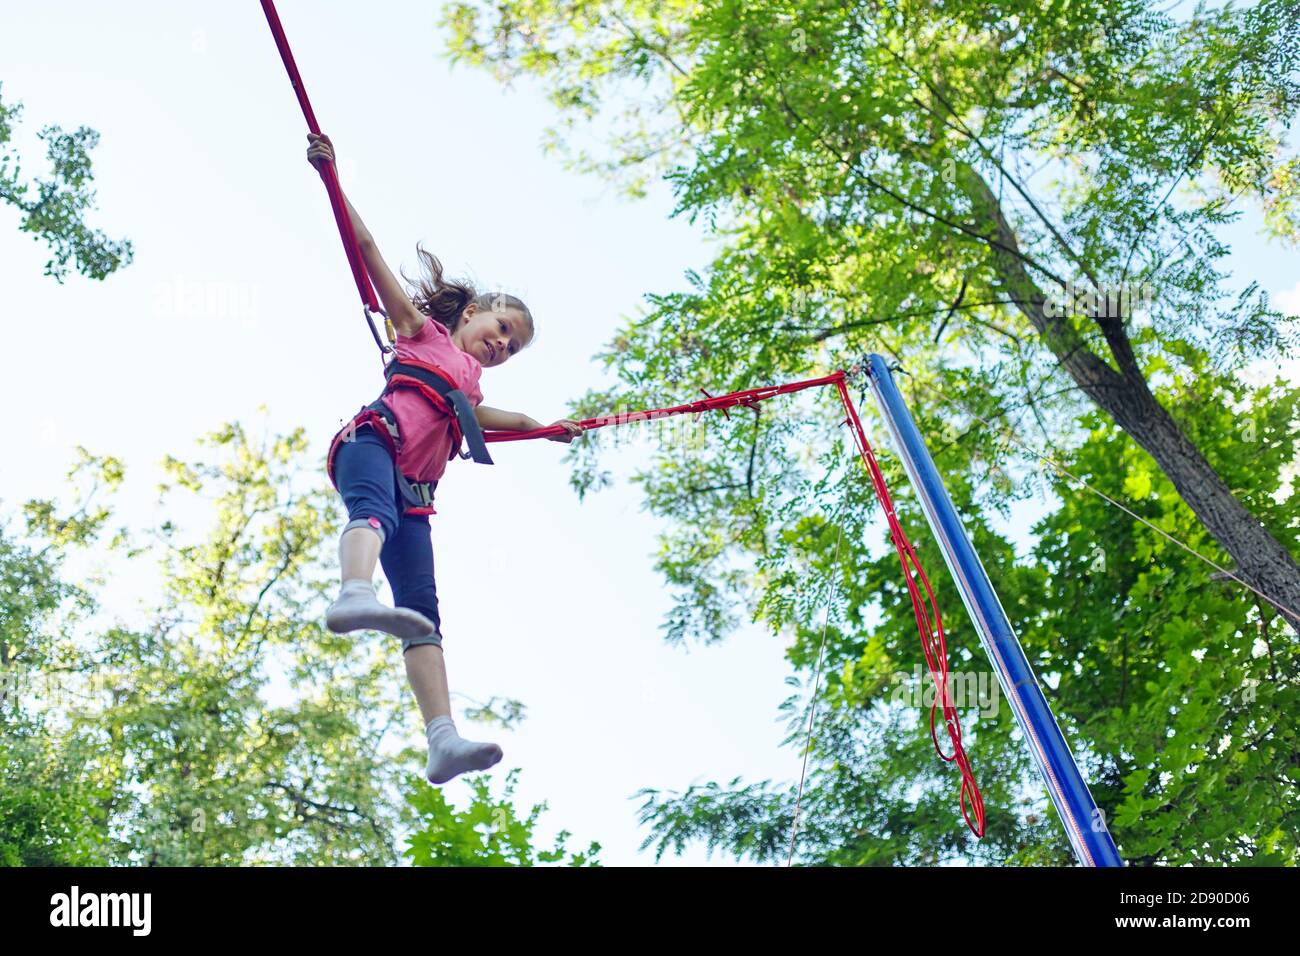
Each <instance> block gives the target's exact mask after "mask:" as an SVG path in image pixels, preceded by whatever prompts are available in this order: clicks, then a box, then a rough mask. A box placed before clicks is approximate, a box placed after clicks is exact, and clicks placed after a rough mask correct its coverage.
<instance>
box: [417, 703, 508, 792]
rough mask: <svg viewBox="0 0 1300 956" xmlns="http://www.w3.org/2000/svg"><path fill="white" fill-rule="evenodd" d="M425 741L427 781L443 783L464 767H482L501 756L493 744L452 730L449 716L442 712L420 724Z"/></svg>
mask: <svg viewBox="0 0 1300 956" xmlns="http://www.w3.org/2000/svg"><path fill="white" fill-rule="evenodd" d="M424 736H425V738H426V739H427V740H428V741H429V765H428V767H426V768H425V777H426V778H428V781H429V782H430V783H436V784H442V783H446V782H447V781H448V780H450V779H451V778H452V777H455V776H456V775H457V774H462V773H464V772H465V771H466V770H486V769H487V768H488V767H491V766H492V765H493V764H495V763H496V762H497V761H499V760H500V759H501V748H500V747H498V746H497V745H496V744H485V743H479V742H477V741H474V740H465V739H464V738H463V737H461V736H460V734H458V733H456V724H455V723H454V722H453V721H452V719H451V717H449V716H447V715H445V714H444V715H443V716H441V717H435V718H433V720H431V721H429V723H428V724H426V725H425V728H424Z"/></svg>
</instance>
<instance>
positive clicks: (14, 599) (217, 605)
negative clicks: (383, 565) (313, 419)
mask: <svg viewBox="0 0 1300 956" xmlns="http://www.w3.org/2000/svg"><path fill="white" fill-rule="evenodd" d="M204 445H205V446H206V447H207V450H208V453H207V454H206V455H205V456H204V457H203V458H202V459H201V460H197V461H183V460H180V459H177V458H170V457H169V458H168V459H167V460H166V462H165V463H164V464H165V468H166V473H167V481H166V482H165V484H164V485H163V487H162V489H161V495H160V502H159V504H160V513H161V514H163V515H164V516H165V517H163V518H161V519H160V521H159V524H158V526H157V527H154V528H147V529H140V530H134V531H128V530H127V529H120V530H118V531H117V532H115V533H114V534H113V535H112V537H111V540H109V541H107V542H104V541H102V540H101V539H102V538H104V537H106V536H107V534H108V531H109V522H110V520H111V516H112V510H111V508H110V506H109V505H108V504H106V503H104V502H103V501H101V500H99V499H100V498H102V496H103V495H104V494H105V493H111V492H112V491H113V490H114V489H115V488H116V487H117V486H118V485H119V484H120V483H121V482H122V481H123V480H124V470H123V468H122V466H121V464H120V462H117V461H116V460H114V459H112V458H97V457H95V456H92V455H90V454H88V453H86V452H84V451H82V452H81V453H80V454H81V458H80V461H79V462H78V464H77V466H76V468H75V469H74V470H73V472H72V473H71V475H70V476H69V477H70V479H71V480H72V481H73V483H74V486H75V487H77V488H78V489H81V486H82V485H89V486H90V487H88V488H86V489H84V490H79V491H78V497H79V499H80V502H81V503H80V504H79V505H77V506H76V507H74V508H73V509H72V510H71V511H70V512H68V513H65V512H64V510H63V509H62V507H61V506H60V504H59V502H58V501H57V500H55V499H49V500H37V501H31V502H28V503H27V504H26V506H25V507H24V516H25V518H26V531H25V534H24V536H23V537H24V539H26V540H27V541H31V542H35V543H34V544H30V545H29V544H27V543H25V542H24V541H20V540H18V539H17V538H15V539H13V540H11V539H9V538H8V537H4V536H0V583H2V584H3V591H2V592H0V677H3V682H2V683H0V693H2V696H0V716H2V717H3V730H4V733H3V734H2V735H0V781H3V783H4V784H5V786H4V789H3V793H0V861H3V862H6V863H9V864H19V863H25V864H33V865H36V864H40V865H44V864H50V863H61V864H72V865H78V864H88V863H99V864H104V863H113V864H127V865H166V866H212V865H250V864H260V863H277V864H306V865H351V864H369V865H392V864H396V863H399V862H401V860H402V858H403V855H402V851H401V849H400V844H401V838H402V833H403V831H404V829H407V828H409V827H410V826H412V825H413V824H414V823H415V819H414V816H413V814H412V813H411V812H410V811H409V809H408V808H407V807H406V806H405V803H406V801H407V800H412V801H414V803H415V805H416V806H420V807H424V808H425V809H426V811H429V809H430V808H436V807H443V806H444V805H443V804H442V803H440V801H441V799H442V798H441V797H440V796H438V795H436V792H432V794H431V791H432V788H431V787H430V786H429V784H428V783H427V782H425V781H423V780H422V779H420V780H418V782H413V780H412V778H411V776H410V772H409V771H410V768H411V767H413V766H423V762H424V759H425V754H424V752H423V748H416V747H410V746H404V745H402V743H401V741H402V739H403V737H404V734H403V732H402V728H403V726H404V725H409V724H410V722H411V720H412V719H413V717H414V711H415V708H414V702H413V701H412V700H411V699H410V696H409V693H408V692H407V690H406V684H405V681H404V680H403V679H402V667H401V658H400V653H401V652H400V647H399V645H398V642H397V641H395V640H386V639H384V637H383V636H371V637H370V638H369V639H366V638H361V639H359V638H358V636H357V635H346V636H339V635H334V634H330V633H329V632H328V631H327V630H326V629H325V628H324V625H323V623H322V621H323V616H324V615H323V611H324V607H325V606H326V604H327V603H328V601H329V600H330V598H331V597H332V595H333V592H334V590H335V588H336V587H337V585H336V580H337V578H336V573H337V572H336V570H335V569H334V568H333V567H332V563H333V554H332V551H333V547H332V542H333V541H334V539H335V536H336V534H337V532H338V528H339V526H340V524H341V521H340V509H339V506H338V502H337V496H336V495H335V494H334V492H333V491H332V489H330V488H329V487H328V486H327V485H325V484H323V482H322V481H321V480H319V479H318V478H317V479H316V480H312V481H309V482H304V481H303V480H302V474H303V470H304V466H305V459H306V458H307V457H308V449H307V447H306V443H305V441H304V439H303V435H302V433H301V431H300V430H299V431H296V432H293V433H291V434H288V435H278V436H271V435H268V436H265V437H264V438H262V439H261V440H260V441H259V440H254V439H250V437H249V435H248V434H247V433H246V431H245V430H244V428H243V427H241V426H240V425H238V424H231V425H227V426H225V427H223V428H221V429H219V430H218V431H217V432H215V433H213V434H211V435H209V436H207V437H206V438H205V439H204ZM176 513H185V514H196V513H198V514H200V515H203V516H204V517H206V518H207V519H208V520H209V521H210V525H209V527H207V529H206V530H205V531H203V532H202V533H195V532H193V531H189V530H187V529H186V527H185V526H183V525H182V524H180V523H179V522H177V521H175V520H173V519H172V518H171V517H169V516H170V515H173V514H176ZM91 550H93V551H95V553H97V554H100V555H102V556H104V557H106V558H108V559H109V560H110V561H111V562H112V564H110V565H109V567H110V569H111V570H110V574H111V575H112V577H111V580H112V581H113V582H114V584H119V585H120V583H121V582H123V581H127V580H130V578H129V576H128V575H127V573H126V570H127V569H128V568H131V567H132V566H135V568H136V569H137V570H138V569H139V565H140V564H141V562H143V561H146V560H147V559H148V557H150V556H153V555H157V556H159V557H160V558H161V560H160V562H159V568H160V571H161V574H160V575H159V586H158V588H157V590H156V591H155V593H154V594H153V595H152V596H151V597H150V598H149V599H147V600H146V601H145V602H144V604H143V606H142V609H141V623H138V624H136V625H128V624H124V623H120V622H118V623H112V624H106V623H105V622H104V621H103V620H102V619H101V617H100V615H99V613H98V612H99V605H98V603H97V599H96V597H95V594H96V591H97V589H98V588H99V587H101V586H103V585H104V583H105V582H104V581H102V580H97V579H95V578H94V577H90V578H87V580H85V581H84V582H83V583H82V584H81V585H77V586H74V585H71V584H68V583H66V582H64V581H63V580H62V578H63V575H62V574H61V571H60V569H61V567H62V565H63V563H64V560H65V559H66V557H67V556H68V555H69V554H71V553H73V552H79V553H82V554H84V553H85V552H87V551H91ZM470 713H471V715H472V717H473V718H476V719H495V720H500V721H503V722H507V723H508V722H511V721H515V720H518V719H520V715H521V714H522V705H520V704H519V703H518V702H516V701H509V700H507V701H504V702H503V701H498V700H495V699H494V700H493V701H490V702H489V703H488V704H486V705H482V706H476V707H474V708H473V710H472V711H471V712H470ZM412 789H414V791H415V792H414V793H411V791H412ZM508 796H509V790H508V791H507V797H508ZM471 812H473V813H477V810H473V811H471ZM491 812H492V819H493V820H496V819H498V817H499V816H500V815H501V814H507V815H509V816H510V819H511V821H512V823H511V826H510V828H509V831H508V833H506V835H505V839H504V843H503V844H502V845H501V846H498V845H497V843H496V841H495V840H491V841H488V843H485V844H484V845H483V846H482V847H481V850H482V854H483V857H482V861H487V862H491V861H494V860H497V859H498V858H499V856H500V854H501V853H502V852H503V849H502V848H503V847H504V848H505V850H504V852H511V853H515V852H520V853H531V849H530V848H528V847H527V846H526V842H524V843H521V842H520V840H521V835H526V834H527V833H529V832H531V827H532V822H533V820H534V819H535V816H536V814H535V813H534V816H533V817H530V818H529V820H528V821H526V822H525V823H520V822H519V821H515V820H514V818H513V816H512V814H513V811H511V810H510V809H509V804H508V800H507V801H502V802H499V803H497V804H494V805H492V807H491ZM419 823H420V825H421V826H424V827H426V828H427V827H430V826H435V825H438V826H443V827H450V828H452V829H454V826H455V824H454V822H453V823H448V822H447V821H446V820H436V819H434V818H433V817H431V816H430V815H429V813H428V812H426V814H425V816H424V818H423V819H422V820H421V821H419ZM521 828H522V829H521ZM456 858H457V860H458V861H460V862H471V861H473V860H475V859H477V857H476V854H475V851H474V850H473V849H472V848H468V847H465V846H461V847H460V849H459V852H458V856H457V857H456ZM539 858H540V859H542V860H546V859H548V857H547V855H546V854H542V855H541V856H540V857H539ZM574 859H575V860H579V861H581V860H585V859H586V857H585V856H581V855H579V856H576V857H574Z"/></svg>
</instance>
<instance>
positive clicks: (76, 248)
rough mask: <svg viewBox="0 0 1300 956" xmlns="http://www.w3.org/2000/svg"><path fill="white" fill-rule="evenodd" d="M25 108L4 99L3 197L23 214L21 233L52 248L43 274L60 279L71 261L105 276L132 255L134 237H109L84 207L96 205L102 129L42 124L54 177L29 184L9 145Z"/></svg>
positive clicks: (0, 130) (0, 108)
mask: <svg viewBox="0 0 1300 956" xmlns="http://www.w3.org/2000/svg"><path fill="white" fill-rule="evenodd" d="M21 113H22V104H21V103H14V104H12V105H7V104H5V103H4V102H3V101H0V200H3V201H5V202H7V203H9V204H10V205H12V206H14V207H16V208H17V209H18V210H19V211H21V212H22V213H23V220H22V225H21V226H20V228H21V229H22V231H23V232H30V233H32V235H33V238H36V239H39V240H41V241H42V242H44V243H45V244H46V245H47V246H49V247H50V249H51V250H52V252H53V256H52V258H51V259H50V260H49V261H47V262H46V263H45V274H46V275H47V276H53V277H54V279H55V280H57V281H58V282H62V281H63V280H64V278H65V277H66V276H67V274H68V270H69V265H68V263H69V262H73V263H74V265H75V267H76V269H77V271H78V272H79V273H81V274H82V275H84V276H86V277H87V278H90V279H103V278H106V277H107V276H109V275H111V274H112V273H114V272H116V271H117V270H118V269H120V268H121V267H122V266H125V265H129V264H130V263H131V260H132V258H133V256H134V252H133V250H132V248H131V242H130V240H128V239H110V238H108V236H107V235H105V234H104V232H103V231H101V230H98V229H91V228H90V227H89V226H87V225H86V223H85V213H86V211H87V210H89V209H92V208H93V207H94V204H95V191H94V190H93V189H92V188H91V183H92V182H93V181H94V174H93V172H92V170H91V163H90V151H91V150H92V149H94V148H95V147H96V146H97V145H99V133H97V132H95V131H94V130H93V129H90V128H89V127H86V126H82V127H79V128H78V129H77V130H76V131H75V132H72V133H66V132H64V131H63V128H62V127H60V126H55V125H48V126H45V127H43V128H42V129H41V131H40V133H38V134H37V135H38V137H39V138H40V139H41V140H42V141H43V142H44V143H45V144H46V157H47V159H48V160H49V162H50V167H51V170H52V171H53V177H52V178H49V179H41V178H37V179H35V180H33V181H32V182H31V183H26V182H23V181H22V179H21V178H20V177H21V175H22V164H21V162H20V161H19V157H18V156H17V155H16V154H15V153H14V152H13V149H12V147H11V146H10V145H9V143H10V140H11V139H12V137H13V130H14V126H15V125H16V124H17V121H18V118H19V116H20V115H21ZM33 192H35V195H34V196H33V195H32V193H33Z"/></svg>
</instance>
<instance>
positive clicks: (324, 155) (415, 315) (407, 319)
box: [307, 133, 428, 337]
mask: <svg viewBox="0 0 1300 956" xmlns="http://www.w3.org/2000/svg"><path fill="white" fill-rule="evenodd" d="M307 139H308V140H310V141H311V147H310V148H308V150H307V159H308V161H310V162H311V164H312V165H313V166H317V168H320V167H319V166H318V165H317V164H318V163H320V162H331V163H332V162H333V161H334V149H333V145H332V144H331V143H330V140H329V137H328V136H316V135H315V134H313V133H308V134H307ZM343 203H344V205H345V206H347V209H348V216H349V217H350V218H351V220H352V230H353V232H355V233H356V236H357V245H358V246H360V247H361V257H362V258H363V259H364V260H365V263H366V271H367V272H369V273H370V279H371V281H372V282H374V284H375V291H376V292H377V293H379V301H380V302H382V303H383V304H384V311H385V312H387V313H388V321H390V322H392V323H393V328H395V329H396V330H397V331H398V332H399V333H401V334H402V335H405V336H408V337H409V336H412V335H415V334H416V333H417V332H419V331H420V329H421V328H423V327H424V323H425V322H427V321H428V317H427V316H426V315H425V314H424V313H423V312H421V311H420V310H419V309H417V308H416V307H415V306H414V305H412V304H411V300H410V299H409V298H408V297H407V295H406V291H405V290H404V289H403V288H402V285H401V283H399V282H398V281H397V277H396V276H394V275H393V273H392V270H391V269H389V268H388V264H387V263H386V262H384V259H383V257H382V256H381V255H380V254H379V247H378V246H377V245H375V237H374V236H372V235H371V234H370V230H369V229H367V228H366V224H365V223H364V222H362V221H361V217H360V216H359V215H357V211H356V210H355V209H353V208H352V203H351V202H350V201H349V200H348V197H347V196H346V195H345V196H344V197H343Z"/></svg>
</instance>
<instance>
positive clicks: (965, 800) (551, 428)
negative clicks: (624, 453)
mask: <svg viewBox="0 0 1300 956" xmlns="http://www.w3.org/2000/svg"><path fill="white" fill-rule="evenodd" d="M845 378H846V374H845V373H844V372H842V371H841V372H834V373H833V374H831V375H824V376H822V377H820V378H810V379H806V380H804V381H802V382H788V383H786V384H785V385H769V386H766V387H763V388H750V389H745V390H743V391H739V392H731V393H729V394H726V395H709V394H708V392H705V393H704V394H705V395H706V396H708V397H707V398H704V399H702V400H700V401H697V402H690V403H689V404H686V405H674V406H672V407H670V408H653V409H647V410H645V411H638V412H620V413H618V414H615V415H606V416H602V417H599V418H587V419H583V420H582V421H580V422H579V423H578V424H579V425H580V426H581V427H582V429H583V430H584V431H587V430H590V429H594V428H604V427H606V426H608V425H625V424H628V423H629V422H639V421H654V420H656V419H659V418H665V417H667V416H669V415H690V414H696V413H700V412H708V411H720V412H722V413H723V414H724V415H726V414H727V409H729V408H737V407H744V408H753V409H754V410H755V411H757V403H758V402H762V401H766V400H767V399H769V398H775V397H776V396H778V395H786V394H789V393H790V392H798V391H801V390H803V389H805V388H816V387H818V386H822V385H834V386H835V388H836V389H837V391H838V392H839V396H840V401H841V402H842V403H843V405H844V410H845V413H846V417H845V419H844V421H842V422H840V424H841V425H851V426H852V429H851V430H852V432H853V441H854V443H855V444H856V445H857V449H858V456H859V457H860V458H861V459H862V463H863V465H864V466H865V467H866V469H867V474H868V476H869V477H870V478H871V487H872V489H873V490H874V491H875V493H876V500H877V501H879V502H880V507H881V508H882V509H883V510H884V512H885V519H886V520H887V521H888V522H889V536H890V538H891V539H892V540H893V542H894V549H895V550H896V551H897V552H898V560H899V563H900V564H901V565H902V566H903V577H904V579H905V580H906V581H907V591H908V594H909V595H910V596H911V598H912V611H913V613H914V614H915V616H916V629H917V632H918V633H919V635H920V638H921V649H922V651H923V652H924V654H925V663H926V666H927V667H928V668H929V670H930V678H931V679H932V680H933V681H934V685H935V690H936V697H935V701H934V703H932V704H931V705H930V739H931V740H932V741H933V742H934V749H935V751H936V752H937V753H938V754H939V756H940V757H941V758H942V759H943V760H945V761H947V762H949V763H953V762H955V763H956V764H957V766H958V768H959V769H960V771H961V815H962V817H963V819H965V821H966V825H967V826H968V827H969V828H970V830H971V832H972V833H974V834H975V835H976V836H977V837H982V836H984V798H983V797H982V796H981V795H980V791H979V786H978V785H977V784H976V783H975V775H974V773H973V772H972V771H971V766H970V760H969V758H968V757H967V756H966V750H965V748H964V747H963V746H962V740H961V720H960V718H959V716H958V714H957V708H956V707H955V706H953V702H952V694H951V693H950V692H949V690H948V646H947V641H946V639H945V637H944V633H943V621H942V619H941V618H940V616H939V605H938V604H937V603H936V601H935V599H934V591H933V590H932V589H931V587H930V580H929V578H928V577H926V574H925V570H924V569H923V568H922V567H921V561H920V559H919V558H918V557H917V555H916V550H915V549H914V548H913V547H912V542H911V541H910V540H908V537H907V532H905V531H904V530H903V526H902V524H901V523H900V522H899V520H898V515H897V514H896V513H895V511H894V502H893V499H892V498H891V497H890V495H889V487H888V486H887V485H886V484H885V476H884V475H883V474H882V473H881V471H880V465H879V464H877V462H876V456H875V454H874V453H873V452H872V450H871V445H870V444H869V443H868V442H867V436H866V432H864V431H863V430H862V422H861V420H860V419H859V418H858V413H857V409H855V408H854V407H853V401H852V399H851V398H850V396H849V390H848V386H847V385H846V384H845ZM701 391H703V389H701ZM563 434H565V431H564V427H563V426H561V425H548V426H547V427H545V428H535V429H533V430H532V431H527V432H507V431H489V432H484V434H483V437H484V439H485V440H486V441H489V442H504V441H527V440H529V439H533V438H549V437H551V436H553V435H563ZM918 579H919V581H920V585H919V586H918V585H917V580H918ZM922 591H924V596H923V595H922ZM940 703H942V707H943V723H944V727H945V728H946V729H947V731H948V737H949V739H950V740H951V741H952V746H953V752H952V755H951V756H949V755H948V754H945V753H944V752H943V747H942V746H940V744H939V735H938V732H937V730H936V728H935V711H936V708H937V707H939V706H940ZM968 805H969V812H968V811H967V807H968Z"/></svg>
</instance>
